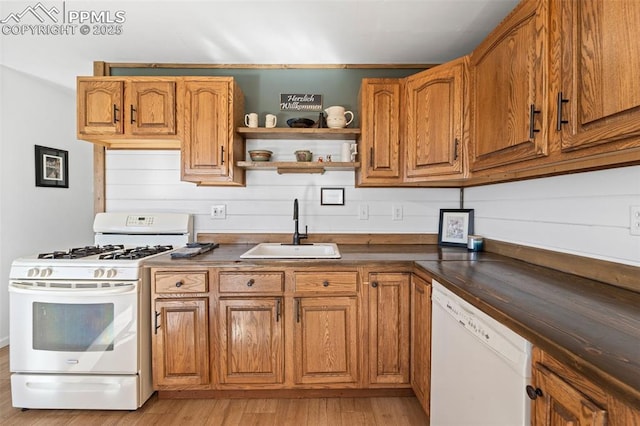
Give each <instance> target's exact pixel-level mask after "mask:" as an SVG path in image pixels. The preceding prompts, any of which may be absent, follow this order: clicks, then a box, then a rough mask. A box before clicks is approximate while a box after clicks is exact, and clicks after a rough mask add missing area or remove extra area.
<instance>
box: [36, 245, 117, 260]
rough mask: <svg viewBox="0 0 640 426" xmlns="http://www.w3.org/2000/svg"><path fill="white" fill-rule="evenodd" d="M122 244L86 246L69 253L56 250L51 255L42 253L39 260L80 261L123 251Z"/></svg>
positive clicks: (72, 249) (68, 251)
mask: <svg viewBox="0 0 640 426" xmlns="http://www.w3.org/2000/svg"><path fill="white" fill-rule="evenodd" d="M122 249H124V246H123V245H121V244H115V245H113V244H108V245H104V246H85V247H77V248H71V249H69V250H67V251H62V250H56V251H53V252H51V253H40V254H39V255H38V259H79V258H81V257H87V256H93V255H96V254H100V253H105V252H108V251H114V250H122Z"/></svg>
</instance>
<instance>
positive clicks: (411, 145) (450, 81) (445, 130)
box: [405, 58, 467, 182]
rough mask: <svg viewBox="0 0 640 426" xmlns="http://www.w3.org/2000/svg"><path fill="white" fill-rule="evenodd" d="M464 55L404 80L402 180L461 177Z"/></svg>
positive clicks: (463, 128) (417, 180) (463, 129)
mask: <svg viewBox="0 0 640 426" xmlns="http://www.w3.org/2000/svg"><path fill="white" fill-rule="evenodd" d="M466 67H467V64H466V58H462V59H459V60H455V61H452V62H450V63H448V64H446V65H441V66H439V67H435V68H433V69H429V70H427V71H423V72H421V73H418V74H416V75H413V76H411V77H408V78H407V80H406V95H407V106H406V108H405V111H406V113H405V117H406V120H405V122H406V132H407V133H406V135H407V137H406V145H405V146H406V150H407V164H406V167H405V169H406V180H407V181H411V182H420V181H428V180H433V178H435V179H437V178H438V177H439V176H447V177H452V176H456V175H457V176H459V177H462V172H463V170H462V164H463V155H462V150H463V147H464V140H463V137H464V133H463V132H464V131H465V126H464V122H463V120H464V117H465V114H464V105H465V102H467V101H466V100H465V97H464V84H465V75H466Z"/></svg>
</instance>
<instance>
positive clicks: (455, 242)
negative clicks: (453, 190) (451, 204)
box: [438, 209, 473, 247]
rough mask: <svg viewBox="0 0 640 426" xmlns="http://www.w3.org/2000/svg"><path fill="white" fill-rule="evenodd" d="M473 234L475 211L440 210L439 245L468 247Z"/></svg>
mask: <svg viewBox="0 0 640 426" xmlns="http://www.w3.org/2000/svg"><path fill="white" fill-rule="evenodd" d="M470 234H473V209H440V225H439V226H438V245H441V246H455V247H466V246H467V238H468V237H469V235H470Z"/></svg>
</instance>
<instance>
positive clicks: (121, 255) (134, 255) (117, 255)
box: [98, 245, 173, 260]
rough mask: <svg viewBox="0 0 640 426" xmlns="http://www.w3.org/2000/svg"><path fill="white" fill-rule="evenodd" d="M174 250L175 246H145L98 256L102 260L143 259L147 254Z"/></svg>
mask: <svg viewBox="0 0 640 426" xmlns="http://www.w3.org/2000/svg"><path fill="white" fill-rule="evenodd" d="M169 250H173V246H170V245H166V246H160V245H158V246H144V247H135V248H130V249H123V250H118V251H114V252H110V253H105V254H101V255H100V256H99V257H98V258H99V259H102V260H110V259H126V260H135V259H142V258H144V257H147V256H151V255H154V254H159V253H162V252H165V251H169Z"/></svg>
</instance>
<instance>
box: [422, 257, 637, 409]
mask: <svg viewBox="0 0 640 426" xmlns="http://www.w3.org/2000/svg"><path fill="white" fill-rule="evenodd" d="M416 263H417V265H418V266H420V267H422V268H424V269H425V270H426V271H427V272H428V273H429V274H430V275H432V276H434V277H435V278H436V279H437V280H438V281H439V282H441V283H442V284H443V285H445V286H446V287H447V288H449V289H450V290H452V291H453V292H455V293H456V294H458V295H459V296H460V297H462V298H463V299H465V300H467V301H468V302H470V303H471V304H473V305H475V306H476V307H478V308H479V309H481V310H482V311H484V312H486V313H487V314H489V315H490V316H492V317H493V318H495V319H496V320H498V321H500V322H501V323H503V324H505V325H507V326H509V327H510V328H511V329H512V330H514V331H515V332H516V333H518V334H520V335H521V336H523V337H524V338H526V339H527V340H529V341H531V342H532V343H533V344H534V345H535V346H538V347H540V348H542V349H543V350H545V351H547V352H548V353H549V354H551V355H552V356H554V357H556V358H558V359H560V360H561V361H563V362H565V363H567V364H568V365H570V366H572V367H573V368H574V369H576V370H577V371H579V372H581V373H582V374H583V375H585V376H586V377H589V378H591V379H592V380H594V381H595V382H596V383H599V384H600V385H602V387H603V388H604V389H606V390H608V391H610V392H611V393H613V394H614V395H616V396H618V397H620V398H622V399H624V400H626V401H628V402H629V403H631V404H634V405H635V406H637V407H640V294H638V293H635V292H633V291H630V290H625V289H621V288H617V287H613V286H610V285H606V284H603V283H600V282H597V281H593V280H589V279H586V278H581V277H577V276H575V275H570V274H565V273H561V272H557V271H554V270H552V269H548V268H543V267H539V266H536V265H532V264H529V263H525V262H521V261H517V260H512V259H509V258H504V259H503V260H502V261H498V262H482V261H471V262H461V261H452V262H439V261H418V262H416Z"/></svg>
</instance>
